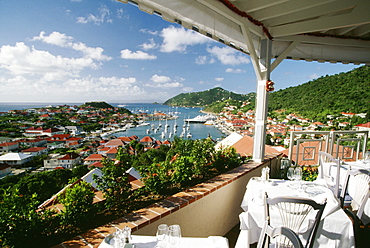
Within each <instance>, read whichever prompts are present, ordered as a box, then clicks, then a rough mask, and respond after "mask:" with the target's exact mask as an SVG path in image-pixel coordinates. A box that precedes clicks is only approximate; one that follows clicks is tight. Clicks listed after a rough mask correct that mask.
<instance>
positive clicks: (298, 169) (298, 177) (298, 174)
mask: <svg viewBox="0 0 370 248" xmlns="http://www.w3.org/2000/svg"><path fill="white" fill-rule="evenodd" d="M294 176H295V180H297V181H300V180H302V168H301V167H299V166H297V167H296V168H295V169H294Z"/></svg>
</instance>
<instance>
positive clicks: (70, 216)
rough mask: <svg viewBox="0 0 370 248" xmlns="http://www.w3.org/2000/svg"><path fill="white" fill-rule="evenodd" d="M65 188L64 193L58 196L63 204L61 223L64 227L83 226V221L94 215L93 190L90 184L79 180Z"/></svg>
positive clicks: (73, 180) (73, 181) (72, 181)
mask: <svg viewBox="0 0 370 248" xmlns="http://www.w3.org/2000/svg"><path fill="white" fill-rule="evenodd" d="M70 183H73V184H72V186H71V187H69V188H67V189H66V191H65V193H64V194H63V195H62V196H61V197H60V199H59V200H60V202H61V203H62V204H63V205H64V210H62V212H61V214H60V216H61V224H62V225H63V226H64V227H65V228H71V227H72V228H78V227H81V226H85V223H86V222H87V221H88V220H89V219H90V218H91V216H94V214H95V212H96V207H95V206H94V204H93V200H94V196H95V192H94V191H93V190H92V188H91V184H89V183H87V182H85V181H83V180H79V181H77V182H75V179H72V180H71V182H70Z"/></svg>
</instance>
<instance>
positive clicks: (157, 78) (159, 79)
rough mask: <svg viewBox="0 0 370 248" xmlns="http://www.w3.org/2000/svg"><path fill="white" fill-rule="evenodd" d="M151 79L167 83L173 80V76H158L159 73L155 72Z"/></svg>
mask: <svg viewBox="0 0 370 248" xmlns="http://www.w3.org/2000/svg"><path fill="white" fill-rule="evenodd" d="M150 80H151V81H153V82H155V83H167V82H169V81H171V78H169V77H167V76H158V75H157V74H155V75H153V76H152V77H151V78H150Z"/></svg>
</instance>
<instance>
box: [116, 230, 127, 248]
mask: <svg viewBox="0 0 370 248" xmlns="http://www.w3.org/2000/svg"><path fill="white" fill-rule="evenodd" d="M122 237H123V236H122V232H121V230H117V231H116V232H115V233H114V234H113V247H114V248H121V247H123V245H124V244H125V243H124V242H123V238H122Z"/></svg>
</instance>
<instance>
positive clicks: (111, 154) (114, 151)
mask: <svg viewBox="0 0 370 248" xmlns="http://www.w3.org/2000/svg"><path fill="white" fill-rule="evenodd" d="M116 154H117V147H111V148H109V150H108V151H107V152H106V153H105V155H106V156H107V157H108V158H110V159H114V158H116Z"/></svg>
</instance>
